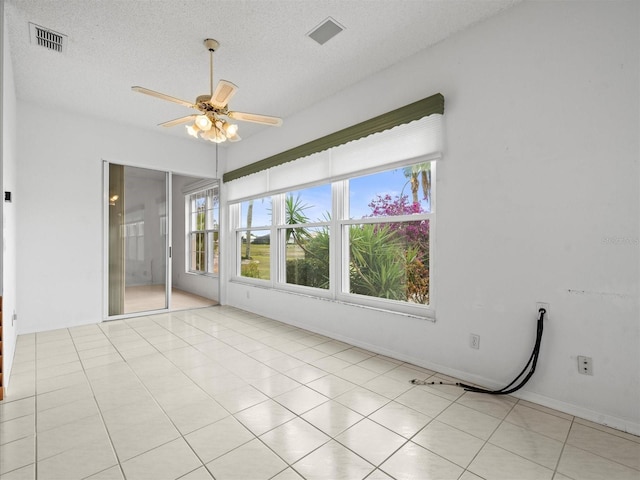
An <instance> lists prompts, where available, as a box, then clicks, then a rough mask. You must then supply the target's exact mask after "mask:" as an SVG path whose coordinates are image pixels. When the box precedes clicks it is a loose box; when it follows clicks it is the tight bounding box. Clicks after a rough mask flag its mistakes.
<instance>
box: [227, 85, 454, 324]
mask: <svg viewBox="0 0 640 480" xmlns="http://www.w3.org/2000/svg"><path fill="white" fill-rule="evenodd" d="M443 111H444V98H443V97H442V95H440V94H436V95H433V96H432V97H428V98H426V99H423V100H420V101H418V102H414V103H413V104H409V105H406V106H404V107H401V108H399V109H397V110H394V111H392V112H388V113H387V114H383V115H380V116H378V117H374V118H372V119H370V120H367V121H365V122H362V123H360V124H356V125H353V126H351V127H348V128H345V129H343V130H340V131H338V132H334V133H332V134H329V135H327V136H325V137H322V138H319V139H316V140H313V141H311V142H308V143H306V144H303V145H300V146H298V147H294V148H292V149H290V150H286V151H284V152H281V153H279V154H276V155H273V156H271V157H268V158H265V159H263V160H261V161H259V162H256V163H254V164H251V165H248V166H246V167H241V168H239V169H237V170H235V171H231V172H227V173H225V175H224V180H225V182H227V183H226V186H227V188H226V198H227V200H228V202H229V215H230V217H229V218H230V222H229V226H230V234H232V235H235V241H236V245H237V253H236V258H237V265H236V270H235V272H232V280H234V281H242V282H245V283H254V284H256V285H260V286H262V287H265V288H274V289H278V290H285V291H291V292H298V293H302V294H305V295H312V296H316V297H320V298H325V299H329V300H334V301H340V302H345V303H353V304H359V305H364V306H370V307H373V308H379V309H384V310H389V311H396V312H401V313H406V314H410V315H416V316H420V317H427V318H435V311H434V304H433V300H434V298H433V282H432V281H431V280H432V273H433V260H434V247H433V241H432V240H433V235H434V232H435V220H436V215H435V188H434V185H435V183H434V180H435V165H436V161H437V160H439V159H441V158H442V153H441V152H442V145H443V143H442V125H443V122H442V114H443ZM248 192H249V193H248ZM248 195H251V196H248ZM257 202H258V203H260V204H261V205H263V206H264V207H263V208H266V209H267V212H268V215H265V216H264V217H263V218H264V220H263V221H259V222H256V221H255V214H253V215H250V214H249V212H252V210H250V209H251V208H255V205H256V203H257ZM251 206H253V207H251ZM248 218H252V219H253V222H249V221H248ZM255 244H259V245H262V246H261V247H260V249H261V251H260V252H258V251H257V250H256V248H254V245H255ZM267 244H268V248H267ZM247 247H248V248H249V251H250V254H247V253H246V249H247ZM258 253H260V254H259V255H258ZM267 266H268V268H267Z"/></svg>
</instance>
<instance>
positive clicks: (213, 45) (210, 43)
mask: <svg viewBox="0 0 640 480" xmlns="http://www.w3.org/2000/svg"><path fill="white" fill-rule="evenodd" d="M204 46H205V47H207V50H209V51H210V52H215V51H216V50H217V49H218V47H220V43H219V42H218V41H217V40H214V39H213V38H207V39H205V41H204Z"/></svg>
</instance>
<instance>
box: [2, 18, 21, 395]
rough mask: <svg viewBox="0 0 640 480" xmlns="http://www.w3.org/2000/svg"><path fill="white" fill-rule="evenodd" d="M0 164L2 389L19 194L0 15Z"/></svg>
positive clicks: (8, 356)
mask: <svg viewBox="0 0 640 480" xmlns="http://www.w3.org/2000/svg"><path fill="white" fill-rule="evenodd" d="M2 22H3V25H4V27H3V33H2V52H3V54H2V57H3V59H2V80H1V81H2V164H1V170H2V171H1V172H0V177H1V178H2V182H0V183H1V184H2V191H1V192H0V195H2V198H0V202H2V203H1V208H2V215H1V217H2V242H1V243H0V245H2V253H1V257H2V261H1V262H0V265H1V266H2V268H1V271H2V275H1V277H2V278H1V279H0V286H1V287H0V291H1V292H2V293H1V294H2V302H3V303H2V311H3V312H2V313H3V318H2V328H3V331H2V340H3V342H2V343H3V362H4V367H3V369H2V371H3V373H4V380H3V384H4V386H5V387H6V386H7V385H8V382H9V378H10V373H11V367H12V364H13V355H14V352H15V345H16V336H17V327H16V324H14V323H13V321H12V316H13V313H14V312H16V311H17V310H16V292H17V286H16V207H17V205H18V203H19V201H20V200H19V196H20V192H19V191H18V190H17V188H16V166H17V146H16V131H17V129H16V93H15V85H14V81H13V66H12V64H11V55H10V51H9V38H8V34H7V28H6V26H7V25H6V19H5V18H4V14H3V15H2ZM4 192H11V194H12V195H13V197H12V202H11V203H7V202H4Z"/></svg>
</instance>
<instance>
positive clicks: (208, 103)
mask: <svg viewBox="0 0 640 480" xmlns="http://www.w3.org/2000/svg"><path fill="white" fill-rule="evenodd" d="M204 46H205V47H206V48H207V50H209V72H210V79H209V86H210V89H211V93H209V94H206V95H200V96H198V98H196V101H195V102H194V103H191V102H187V101H186V100H180V99H179V98H175V97H171V96H169V95H165V94H164V93H160V92H156V91H154V90H149V89H148V88H144V87H138V86H135V87H131V90H133V91H134V92H140V93H144V94H146V95H151V96H152V97H156V98H160V99H162V100H167V101H169V102H173V103H177V104H179V105H183V106H185V107H188V108H193V109H194V110H198V111H199V112H200V113H199V114H198V113H194V114H192V115H187V116H185V117H180V118H176V119H174V120H169V121H168V122H164V123H161V124H159V125H160V126H162V127H173V126H175V125H180V124H182V123H189V122H191V121H193V124H192V125H188V126H187V132H188V133H189V135H191V136H192V137H195V138H203V139H205V140H209V141H211V142H215V143H221V142H224V141H226V140H229V141H231V142H236V141H238V140H240V136H239V135H238V125H236V124H233V123H229V121H228V120H225V119H224V118H222V117H227V118H231V119H234V120H240V121H243V122H253V123H260V124H262V125H270V126H274V127H279V126H280V125H282V119H281V118H278V117H271V116H268V115H260V114H257V113H244V112H235V111H231V110H229V108H228V104H229V100H231V97H233V96H234V95H235V93H236V91H237V90H238V87H237V86H236V85H234V84H233V83H231V82H229V81H227V80H220V81H219V82H218V85H217V86H216V88H215V90H214V89H213V52H215V51H216V50H217V49H218V47H219V46H220V44H219V43H218V42H217V41H216V40H213V39H211V38H207V39H206V40H205V41H204Z"/></svg>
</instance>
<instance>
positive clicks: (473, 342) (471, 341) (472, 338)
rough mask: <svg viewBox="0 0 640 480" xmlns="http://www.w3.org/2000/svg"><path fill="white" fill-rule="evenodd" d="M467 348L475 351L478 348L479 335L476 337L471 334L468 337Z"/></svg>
mask: <svg viewBox="0 0 640 480" xmlns="http://www.w3.org/2000/svg"><path fill="white" fill-rule="evenodd" d="M469 346H470V347H471V348H475V349H476V350H477V349H479V348H480V335H476V334H475V333H472V334H471V336H470V337H469Z"/></svg>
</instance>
